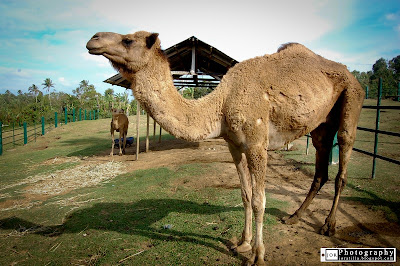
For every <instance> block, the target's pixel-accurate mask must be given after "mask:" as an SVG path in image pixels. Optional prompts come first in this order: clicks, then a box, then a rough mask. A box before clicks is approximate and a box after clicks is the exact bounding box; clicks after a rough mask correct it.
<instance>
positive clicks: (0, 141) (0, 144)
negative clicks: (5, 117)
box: [0, 122, 3, 155]
mask: <svg viewBox="0 0 400 266" xmlns="http://www.w3.org/2000/svg"><path fill="white" fill-rule="evenodd" d="M2 154H3V123H2V122H0V155H2Z"/></svg>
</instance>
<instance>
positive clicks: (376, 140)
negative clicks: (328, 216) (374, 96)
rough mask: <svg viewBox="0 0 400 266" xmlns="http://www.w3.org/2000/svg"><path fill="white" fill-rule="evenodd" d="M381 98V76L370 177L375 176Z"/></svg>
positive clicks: (380, 79)
mask: <svg viewBox="0 0 400 266" xmlns="http://www.w3.org/2000/svg"><path fill="white" fill-rule="evenodd" d="M381 99H382V78H379V86H378V100H377V103H376V107H377V108H376V121H375V141H374V156H373V159H372V176H371V177H372V178H375V172H376V155H377V153H378V130H379V120H380V116H381V109H380V108H379V106H380V105H381Z"/></svg>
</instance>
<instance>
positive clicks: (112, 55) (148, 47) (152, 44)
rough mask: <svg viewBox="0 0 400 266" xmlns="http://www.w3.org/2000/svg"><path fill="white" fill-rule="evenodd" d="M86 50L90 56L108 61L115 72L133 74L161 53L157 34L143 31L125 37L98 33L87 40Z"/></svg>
mask: <svg viewBox="0 0 400 266" xmlns="http://www.w3.org/2000/svg"><path fill="white" fill-rule="evenodd" d="M86 48H87V49H88V50H89V53H90V54H94V55H103V56H104V57H106V58H107V59H109V60H110V62H111V64H112V65H113V67H114V68H115V69H116V70H117V71H119V72H133V73H136V72H138V71H139V70H141V69H143V68H144V67H145V66H146V65H147V64H148V63H149V62H150V61H151V60H152V59H153V57H154V55H156V54H160V52H161V47H160V40H159V39H158V33H150V32H145V31H138V32H136V33H133V34H126V35H121V34H118V33H113V32H99V33H96V34H95V35H94V36H93V37H92V38H91V39H90V40H89V42H88V43H87V44H86ZM161 53H162V52H161Z"/></svg>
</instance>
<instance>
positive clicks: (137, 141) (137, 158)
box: [136, 100, 140, 161]
mask: <svg viewBox="0 0 400 266" xmlns="http://www.w3.org/2000/svg"><path fill="white" fill-rule="evenodd" d="M136 102H137V108H136V161H137V160H139V148H140V141H139V123H140V103H139V101H138V100H136Z"/></svg>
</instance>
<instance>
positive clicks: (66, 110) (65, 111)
mask: <svg viewBox="0 0 400 266" xmlns="http://www.w3.org/2000/svg"><path fill="white" fill-rule="evenodd" d="M64 114H65V121H64V123H65V124H67V123H68V122H67V121H68V109H67V108H65V110H64Z"/></svg>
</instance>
